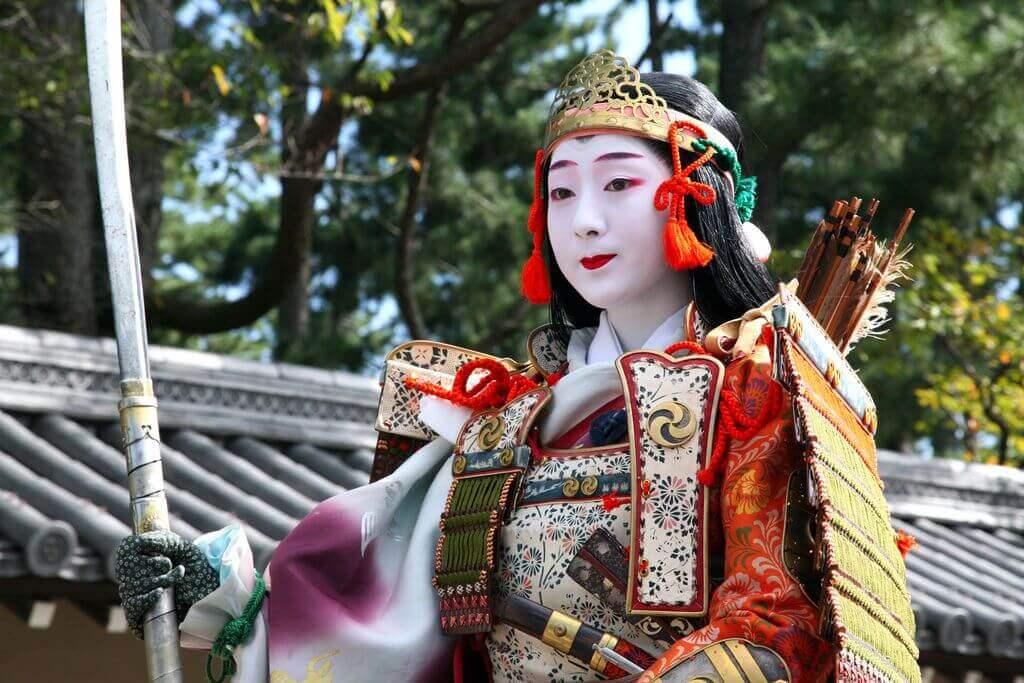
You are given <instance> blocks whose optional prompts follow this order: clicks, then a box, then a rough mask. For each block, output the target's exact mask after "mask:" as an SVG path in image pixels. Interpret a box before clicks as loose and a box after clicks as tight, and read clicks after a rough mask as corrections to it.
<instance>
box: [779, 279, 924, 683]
mask: <svg viewBox="0 0 1024 683" xmlns="http://www.w3.org/2000/svg"><path fill="white" fill-rule="evenodd" d="M772 313H773V319H774V322H775V327H776V335H777V345H778V354H777V363H778V372H779V376H780V378H781V380H782V381H783V382H784V383H785V384H786V385H787V386H790V387H791V388H792V393H793V395H794V416H795V422H796V425H797V428H798V434H799V436H800V440H801V441H802V442H803V444H804V448H805V451H806V455H807V460H808V466H809V472H810V486H808V487H807V488H808V489H809V491H808V493H810V496H809V498H811V499H813V500H814V501H815V502H816V503H817V505H818V513H817V527H818V528H817V534H818V539H819V544H820V549H819V553H818V557H819V567H820V572H821V573H822V574H823V582H822V583H823V591H822V605H821V607H822V613H823V614H822V623H823V624H824V629H823V631H824V632H823V635H825V636H827V637H829V638H830V639H831V640H832V641H833V642H834V643H835V645H836V646H837V648H838V654H837V657H836V679H837V680H840V681H854V680H856V681H867V682H873V681H908V682H916V681H920V680H921V671H920V668H919V667H918V666H917V656H918V650H917V646H916V644H915V642H914V630H915V627H914V615H913V612H912V611H911V608H910V595H909V593H908V591H907V583H906V568H905V567H904V564H903V559H902V558H901V556H900V554H899V550H898V548H897V546H896V542H895V537H896V534H895V532H894V530H893V528H892V526H891V524H890V522H889V511H888V506H887V505H886V502H885V498H884V496H883V495H882V486H881V481H880V479H879V478H878V471H877V468H876V463H875V445H874V440H873V431H874V425H875V422H876V417H875V409H874V404H873V403H872V401H871V397H870V396H869V395H868V393H867V390H866V389H865V388H864V386H863V384H861V382H860V379H859V378H858V377H857V375H856V373H854V372H853V370H852V369H851V368H850V366H849V365H848V364H847V363H846V362H845V360H844V359H843V358H842V354H840V352H839V350H838V349H837V348H836V347H835V346H834V345H833V344H832V343H831V341H830V340H829V339H828V336H827V335H826V334H825V332H824V331H823V330H822V329H821V327H820V326H819V325H818V323H817V322H816V321H815V320H814V317H813V316H811V314H810V313H809V312H808V311H807V309H806V308H804V307H803V305H802V304H801V303H800V302H799V300H797V299H796V298H795V297H789V298H787V299H786V301H785V302H784V303H783V304H780V305H778V306H776V307H775V309H774V310H773V312H772ZM789 559H791V560H792V559H795V558H794V557H790V558H789Z"/></svg>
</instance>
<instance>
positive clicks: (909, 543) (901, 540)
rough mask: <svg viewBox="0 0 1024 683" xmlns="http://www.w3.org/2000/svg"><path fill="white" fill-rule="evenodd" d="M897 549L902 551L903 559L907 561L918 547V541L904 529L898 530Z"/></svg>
mask: <svg viewBox="0 0 1024 683" xmlns="http://www.w3.org/2000/svg"><path fill="white" fill-rule="evenodd" d="M896 547H897V548H899V549H900V555H902V556H903V559H906V558H907V555H909V554H910V551H911V550H913V549H914V548H916V547H917V539H916V538H914V537H913V536H911V535H910V534H908V533H907V532H906V531H904V530H903V529H898V530H897V531H896Z"/></svg>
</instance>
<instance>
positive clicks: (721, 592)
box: [640, 344, 833, 683]
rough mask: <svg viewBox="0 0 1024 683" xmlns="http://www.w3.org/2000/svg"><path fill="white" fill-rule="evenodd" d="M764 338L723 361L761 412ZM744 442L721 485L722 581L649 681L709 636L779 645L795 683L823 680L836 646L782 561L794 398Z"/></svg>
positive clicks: (728, 382)
mask: <svg viewBox="0 0 1024 683" xmlns="http://www.w3.org/2000/svg"><path fill="white" fill-rule="evenodd" d="M773 381H774V380H773V379H772V374H771V357H770V353H769V349H768V347H767V346H765V345H764V344H759V345H758V346H757V347H755V349H754V352H753V353H752V354H751V355H750V356H747V357H746V358H743V359H740V360H737V361H734V362H732V363H730V364H729V365H728V366H727V367H726V377H725V386H726V388H728V389H731V390H733V391H735V392H737V394H738V395H739V396H740V397H741V398H742V400H743V405H744V407H745V409H746V410H747V411H748V414H756V413H757V412H758V411H759V409H760V406H761V405H762V403H761V402H762V401H764V400H765V398H766V397H767V395H768V391H767V389H768V386H769V385H768V383H769V382H773ZM783 406H784V407H783V408H782V409H781V410H780V413H779V414H778V415H777V416H775V418H774V419H772V420H770V421H769V422H768V423H767V424H766V425H765V426H764V427H762V428H761V429H760V430H759V431H758V433H757V434H755V435H754V436H752V437H751V438H749V439H747V440H746V441H734V442H732V443H731V444H730V446H729V452H728V461H727V463H726V469H725V476H724V478H723V481H722V486H721V491H720V500H721V504H720V510H721V519H722V527H723V532H724V543H725V581H724V582H723V583H722V584H721V585H720V586H718V588H717V589H716V590H715V592H714V594H713V595H712V597H711V605H710V611H709V613H708V624H707V625H706V626H705V627H704V628H701V629H698V630H697V631H695V632H693V633H692V634H690V635H688V636H686V637H684V638H681V639H680V640H678V641H676V643H675V644H674V645H673V646H672V647H671V648H669V650H668V651H667V652H665V653H664V654H663V655H662V657H661V658H660V659H658V661H656V662H655V663H654V664H653V665H652V666H651V667H650V668H649V669H648V670H647V671H646V672H645V673H644V674H643V675H642V676H641V678H640V681H641V683H651V682H652V681H654V680H655V679H657V678H658V677H659V676H662V675H663V674H665V673H666V672H667V671H669V670H670V669H671V668H673V667H674V666H675V665H677V664H679V663H680V662H682V661H684V660H685V659H686V658H687V657H688V656H689V655H691V654H692V653H694V652H695V651H697V650H699V649H701V648H702V647H704V646H706V645H708V644H709V643H714V642H717V641H719V640H723V639H726V638H745V639H747V640H749V641H751V642H753V643H755V644H758V645H763V646H765V647H768V648H770V649H772V650H774V651H775V652H777V653H778V654H779V655H780V656H781V657H782V659H783V660H784V661H785V662H786V664H787V665H788V666H789V669H790V672H791V674H792V680H793V681H794V682H795V683H804V682H810V681H823V680H826V679H827V678H828V676H829V674H830V673H831V669H832V655H833V653H832V648H831V646H830V645H829V644H828V643H826V642H825V641H824V640H822V639H821V638H820V637H819V636H818V635H817V621H818V608H817V607H816V606H815V605H814V604H813V603H812V602H811V601H810V600H809V599H808V598H807V597H806V596H805V595H804V593H803V592H802V591H801V589H800V585H799V584H798V583H797V581H796V580H795V579H794V578H793V577H792V576H791V575H790V574H789V573H788V572H787V571H786V567H785V564H784V563H783V557H782V549H783V530H784V529H783V527H784V512H785V506H786V495H787V487H788V486H787V485H788V479H789V475H790V473H791V472H793V470H794V469H796V468H797V467H799V466H800V464H801V452H800V449H799V448H798V446H797V444H796V441H795V435H794V432H793V420H792V414H791V408H790V403H789V401H784V402H783Z"/></svg>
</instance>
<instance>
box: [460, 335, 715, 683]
mask: <svg viewBox="0 0 1024 683" xmlns="http://www.w3.org/2000/svg"><path fill="white" fill-rule="evenodd" d="M618 367H619V371H620V376H621V379H622V382H623V387H624V394H625V399H626V408H627V420H628V428H629V442H628V443H626V444H622V445H620V446H618V447H615V446H605V447H598V448H588V449H581V450H578V451H561V452H558V451H551V450H545V451H543V454H544V456H545V457H544V459H543V460H542V461H541V462H540V464H539V465H534V466H530V467H529V468H528V469H527V470H526V471H525V473H524V475H523V480H522V488H521V491H520V497H519V498H518V502H517V504H516V506H515V507H514V509H512V510H511V512H510V515H509V519H508V521H507V522H506V523H505V524H504V525H503V527H502V529H501V532H500V545H499V550H498V553H497V558H496V560H497V566H496V571H495V591H496V594H497V598H498V600H501V599H502V598H504V597H506V596H508V595H515V596H518V597H522V598H526V599H528V600H530V601H532V602H535V603H538V604H540V605H543V606H544V607H547V608H549V609H553V610H556V611H558V612H561V613H564V614H567V615H569V616H571V617H573V618H575V619H578V620H579V621H581V622H583V623H584V624H587V625H589V626H591V627H593V628H595V629H598V630H600V631H602V632H605V633H608V634H611V635H614V636H616V637H618V638H622V639H624V640H628V641H629V642H631V643H634V644H635V645H637V646H639V647H641V648H643V649H645V650H647V651H649V652H651V653H656V652H658V651H661V650H663V649H664V648H665V647H666V645H667V643H666V642H664V641H659V640H658V639H656V638H653V637H652V636H651V635H650V634H651V632H652V631H651V630H649V629H648V626H649V625H651V623H653V622H652V621H651V620H648V621H643V620H639V621H638V618H637V617H638V615H660V617H662V618H661V619H660V621H661V622H662V623H670V624H671V627H672V629H673V630H674V632H675V636H676V637H678V636H680V635H685V634H686V633H688V632H690V631H692V630H693V628H694V627H695V626H699V624H700V622H701V618H702V617H703V615H704V614H705V613H706V610H707V599H708V598H707V595H708V575H707V574H708V572H707V558H706V545H707V531H706V524H707V510H706V508H707V500H706V497H705V493H706V492H705V489H704V488H703V487H702V486H701V485H700V484H699V483H698V482H697V479H696V475H697V472H698V471H699V470H700V469H701V468H702V467H703V466H704V465H705V464H706V462H707V458H708V457H709V456H710V444H711V436H712V434H713V430H714V418H715V406H717V400H718V394H719V391H720V386H721V382H722V374H723V369H722V366H721V364H720V363H719V362H718V361H717V360H715V359H713V358H710V357H704V356H700V357H688V358H685V359H675V358H671V357H668V356H665V355H664V354H660V353H651V352H636V353H631V354H626V355H625V356H623V357H622V358H620V359H619V361H618ZM581 417H583V416H581ZM475 432H476V429H474V428H470V429H467V430H466V432H464V434H465V435H466V436H467V437H469V436H471V435H472V434H474V433H475ZM464 445H465V446H466V447H471V446H472V444H470V443H469V441H468V439H467V441H466V442H464ZM485 445H486V444H485ZM607 495H615V496H622V495H626V496H629V500H630V502H627V503H626V504H623V505H618V506H615V507H612V508H611V509H607V508H606V506H605V505H604V504H603V502H604V497H605V496H607ZM599 530H603V531H605V532H607V533H609V534H611V536H612V537H614V539H615V540H617V541H618V543H619V544H621V546H622V547H623V548H626V549H628V553H627V554H628V560H627V561H626V563H627V564H628V570H627V574H626V577H625V578H626V583H625V585H623V586H622V587H621V589H620V593H619V595H620V596H621V597H623V598H624V599H623V600H622V601H621V602H620V603H619V604H618V605H613V604H610V602H609V600H608V596H607V595H604V596H601V595H598V594H597V593H596V592H595V591H593V590H591V589H588V588H585V587H584V586H583V585H581V583H580V582H578V581H577V580H574V578H573V577H572V576H570V571H569V568H570V565H571V564H572V563H573V561H574V559H575V558H577V556H578V554H579V553H580V550H581V548H583V546H584V544H586V543H587V542H588V539H591V538H593V537H594V534H595V532H597V531H599ZM623 602H624V603H626V604H622V603H623ZM664 635H665V634H664V632H662V633H661V636H663V637H664ZM486 644H487V648H488V653H489V655H490V658H491V662H492V664H493V666H494V669H493V671H494V679H495V681H520V680H526V681H529V680H567V681H575V680H580V681H584V680H593V679H594V678H596V677H597V676H596V673H595V671H593V670H590V668H589V667H588V665H587V662H583V661H577V660H576V659H574V658H572V657H569V656H566V655H565V654H563V653H561V652H558V651H557V650H555V649H553V648H551V647H549V646H548V645H546V644H544V643H543V642H541V640H539V639H537V638H536V637H533V636H531V635H528V634H526V633H524V632H522V631H519V630H517V629H515V628H513V627H511V626H509V625H507V624H504V623H501V622H498V623H495V624H494V625H493V627H492V629H491V631H490V632H489V633H488V635H487V640H486Z"/></svg>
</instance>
